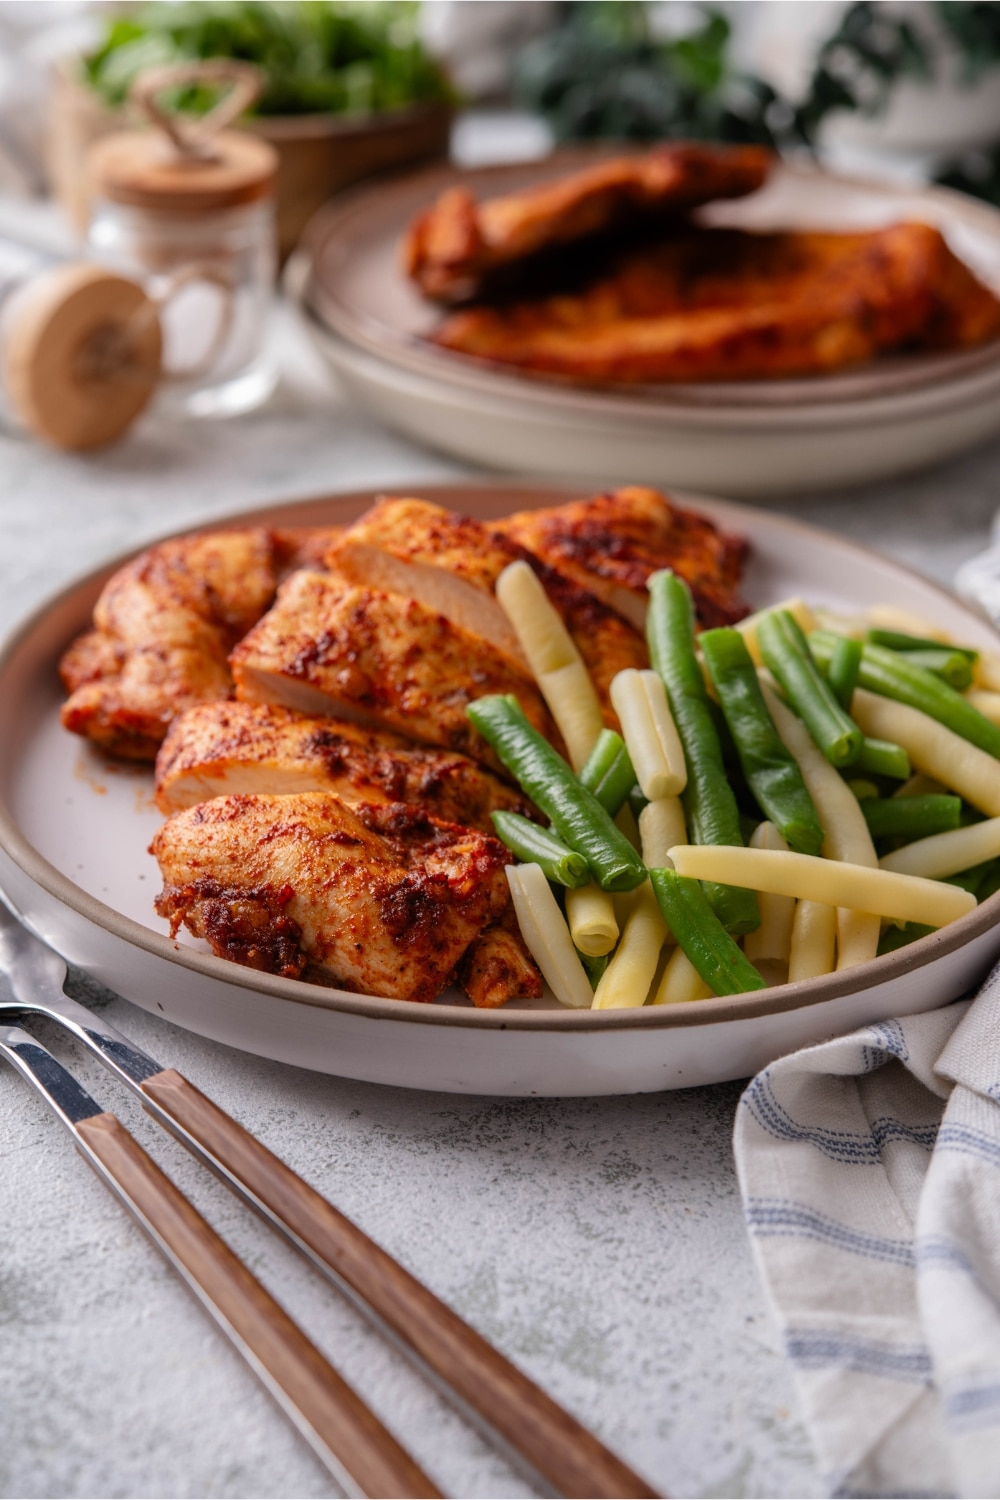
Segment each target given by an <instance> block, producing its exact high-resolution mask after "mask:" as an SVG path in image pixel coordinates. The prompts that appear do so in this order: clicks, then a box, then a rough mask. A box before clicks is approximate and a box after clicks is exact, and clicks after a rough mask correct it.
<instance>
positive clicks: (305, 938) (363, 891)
mask: <svg viewBox="0 0 1000 1500" xmlns="http://www.w3.org/2000/svg"><path fill="white" fill-rule="evenodd" d="M151 847H152V852H153V853H154V854H155V855H156V858H157V860H158V861H159V863H160V869H161V871H162V873H163V879H164V889H163V892H162V894H161V895H160V897H159V898H158V900H157V903H156V904H157V910H158V912H159V913H160V915H161V916H163V917H166V918H168V919H169V921H170V923H171V928H172V930H173V931H176V930H177V928H178V927H179V926H180V925H181V923H183V924H184V925H185V926H187V928H188V929H189V931H191V932H192V933H193V934H194V935H195V936H196V937H200V938H205V939H206V940H207V941H208V942H209V943H210V944H211V946H212V949H213V951H214V952H215V953H216V954H217V955H219V956H220V957H224V958H235V959H236V961H237V962H239V963H243V964H246V965H248V966H249V967H251V968H256V969H261V970H263V971H264V972H267V973H274V974H281V975H284V976H286V977H289V978H298V977H300V976H301V975H302V974H304V973H305V972H306V970H307V969H308V970H310V971H311V972H312V973H313V974H314V975H316V976H317V977H321V978H322V979H324V980H325V982H327V983H332V984H335V985H338V986H340V987H341V988H343V989H348V990H353V991H355V992H359V993H362V994H376V995H385V996H389V997H391V998H395V999H400V1000H418V1001H428V1000H433V999H434V998H435V996H436V995H438V994H439V993H440V991H441V990H442V989H443V988H444V987H445V985H446V984H447V983H448V981H449V980H450V978H451V976H452V974H453V973H454V970H455V968H456V966H457V964H458V963H459V961H460V960H461V958H462V956H463V954H464V953H465V952H466V950H467V949H468V947H469V945H470V943H472V942H473V941H474V940H475V939H476V938H477V937H478V936H479V934H480V933H481V932H482V931H483V930H484V928H487V927H490V926H491V925H492V924H493V923H494V922H495V921H496V920H497V919H498V918H499V917H501V916H502V915H503V913H504V911H505V910H506V908H507V904H508V900H509V897H508V890H507V881H506V877H505V875H504V862H505V859H506V857H507V856H506V851H505V850H504V848H503V846H502V845H501V844H499V843H498V842H497V841H496V840H495V839H491V838H488V837H486V836H485V835H483V834H480V833H475V832H473V831H472V830H470V829H467V828H460V827H457V826H456V825H454V824H449V823H442V822H438V821H436V820H434V819H430V818H427V817H426V816H425V815H424V814H422V813H421V812H420V811H419V810H418V809H415V808H412V807H404V806H401V805H400V804H389V805H387V806H380V807H371V806H360V807H357V808H354V809H351V808H348V807H347V806H346V805H345V804H344V803H342V802H340V801H339V800H338V799H337V798H336V797H333V796H330V795H328V794H326V793H323V792H306V793H301V794H298V795H292V796H285V797H281V796H233V797H217V798H215V799H213V800H212V801H210V802H203V803H200V804H199V805H198V806H197V807H194V808H191V809H189V810H187V811H185V812H180V813H175V814H174V816H173V817H172V818H169V819H168V820H167V822H166V823H164V825H163V827H162V828H161V829H160V831H159V832H158V833H157V835H156V838H155V839H154V840H153V844H152V846H151Z"/></svg>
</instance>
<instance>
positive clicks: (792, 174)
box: [286, 148, 1000, 495]
mask: <svg viewBox="0 0 1000 1500" xmlns="http://www.w3.org/2000/svg"><path fill="white" fill-rule="evenodd" d="M597 154H601V153H599V152H598V150H597V148H578V149H576V150H573V151H567V152H560V153H558V154H557V155H556V156H554V157H552V158H549V159H547V160H545V161H543V162H532V163H519V164H517V165H516V166H504V167H487V168H480V169H478V170H477V171H472V172H461V173H460V172H458V171H457V169H455V168H450V169H447V168H439V169H436V170H434V171H431V172H424V173H421V174H419V175H418V176H415V177H408V178H405V179H401V180H399V181H397V182H395V183H392V184H389V185H385V184H380V185H379V186H378V187H377V188H367V189H364V190H361V191H360V192H356V193H352V194H349V195H346V196H345V197H342V198H338V199H337V200H336V201H335V202H334V203H332V204H330V205H329V206H328V207H327V208H326V209H324V210H323V211H322V212H321V213H320V214H319V216H318V217H317V219H316V220H315V221H314V222H313V225H312V226H311V228H310V231H309V233H308V235H307V237H306V241H305V247H304V249H303V250H302V251H301V252H300V253H299V254H298V255H297V256H295V257H293V259H292V261H290V262H289V265H288V268H287V271H286V287H287V290H288V291H289V294H290V295H291V297H292V299H293V301H294V302H295V304H296V305H297V306H298V308H299V311H300V313H301V316H302V321H303V324H304V326H305V328H306V329H307V331H308V333H309V335H310V337H311V338H312V339H313V341H314V342H315V344H316V347H317V349H318V350H319V352H320V353H321V354H322V356H323V357H324V359H325V360H326V361H327V362H328V363H329V364H330V365H331V366H332V368H333V369H334V370H335V371H336V373H337V375H338V377H339V379H340V380H341V382H342V383H343V384H344V385H345V386H346V387H347V389H348V390H349V391H351V392H352V393H353V395H354V396H355V397H356V399H357V400H358V401H360V402H361V403H363V404H364V405H366V406H369V407H370V408H371V409H372V410H373V411H375V412H376V414H377V415H378V416H379V417H380V418H382V420H384V421H385V422H386V423H387V424H388V425H390V426H393V427H398V428H400V429H401V430H402V431H404V432H406V433H408V434H409V435H410V436H411V437H415V438H416V439H418V441H420V442H422V443H429V444H431V445H432V446H434V447H437V448H441V449H443V450H445V451H446V452H448V453H453V454H457V455H458V456H459V457H461V458H463V459H466V460H471V461H473V462H476V463H480V464H487V465H489V466H491V467H493V468H499V469H502V470H519V471H521V472H522V473H523V472H535V473H540V474H547V475H560V476H562V475H565V474H567V473H574V474H581V475H586V476H589V479H590V482H593V480H594V479H595V477H597V476H602V477H604V478H607V479H613V478H614V477H615V476H617V477H618V480H619V482H620V480H621V476H622V475H627V476H628V477H629V479H630V480H631V481H633V482H637V483H638V482H643V481H644V482H648V483H653V484H664V485H667V486H674V487H678V488H689V489H692V490H703V491H707V492H712V491H716V492H719V493H724V494H731V495H766V494H768V493H770V494H776V493H789V492H794V491H796V490H802V489H810V490H814V489H822V488H834V487H838V486H841V485H844V484H848V483H860V482H864V481H869V480H873V479H878V478H884V477H886V476H888V475H890V474H898V473H903V472H904V471H906V470H911V469H917V468H920V467H921V466H923V465H925V464H928V463H931V462H933V461H935V460H938V459H940V458H943V457H945V456H947V455H948V454H951V453H955V452H958V451H959V450H960V449H962V448H965V447H968V446H969V445H970V444H972V443H975V442H977V441H979V440H981V439H982V438H984V437H986V436H988V435H989V434H991V433H992V432H994V431H995V430H996V425H997V419H998V417H1000V341H994V342H993V343H991V344H989V345H987V346H984V347H983V348H981V349H976V350H970V351H966V352H964V353H960V354H915V355H908V356H905V357H904V356H901V357H897V358H886V359H883V360H879V361H877V362H876V363H874V364H872V365H869V366H866V367H864V368H863V369H859V370H854V371H848V372H844V373H842V374H838V375H830V376H820V377H815V378H812V379H808V380H776V381H744V382H740V383H738V384H737V383H727V384H717V385H674V386H666V385H660V386H627V387H624V386H618V387H613V386H607V387H602V388H598V389H590V388H585V387H581V386H578V385H574V384H571V383H569V382H565V381H559V380H558V379H556V378H554V377H539V376H532V375H529V374H521V373H519V372H516V371H510V370H503V369H502V368H500V367H495V368H494V367H490V366H488V365H486V364H484V363H481V362H480V361H476V360H470V359H467V358H464V357H462V356H460V355H457V354H455V353H453V352H451V351H448V350H441V349H437V348H435V347H434V346H432V345H429V344H427V343H426V342H424V340H423V338H422V336H423V335H424V334H426V333H427V332H429V331H430V329H431V328H433V326H434V324H435V322H436V321H437V319H438V318H439V316H440V313H439V312H438V310H437V309H435V308H434V307H432V306H431V305H430V304H428V303H426V302H424V301H422V300H421V298H420V297H419V295H418V294H417V292H416V291H415V290H414V288H413V287H411V286H410V284H409V283H408V282H407V280H406V278H405V277H404V275H403V274H402V271H401V270H400V266H399V242H400V239H401V237H402V234H403V232H404V230H405V228H406V225H407V224H408V223H409V221H410V219H411V218H412V217H413V215H414V213H416V212H417V211H418V210H419V209H420V208H422V207H424V206H426V204H427V203H429V202H430V201H431V200H432V198H433V197H434V196H436V194H437V193H438V192H440V191H441V190H442V188H443V187H445V186H447V185H449V184H450V183H452V182H454V181H456V180H459V179H461V180H462V181H464V182H467V183H468V184H469V185H470V187H471V188H472V189H473V191H474V192H475V193H476V194H477V195H481V196H489V195H491V194H496V193H502V192H507V191H511V190H514V189H517V188H521V187H524V186H527V185H529V184H533V183H536V182H541V181H543V180H545V179H547V178H551V177H552V176H558V175H561V174H563V173H565V172H566V171H568V170H572V169H575V168H577V167H579V166H581V165H585V164H587V163H588V162H592V161H593V160H594V158H595V155H597ZM603 154H607V153H606V148H605V150H604V152H603ZM703 217H704V218H706V219H709V220H711V221H712V222H713V223H726V224H738V225H746V226H749V227H755V228H777V227H800V228H806V227H809V228H825V229H849V228H872V227H875V226H878V225H882V224H886V223H890V222H897V221H899V220H902V219H919V220H924V221H927V222H930V223H934V224H937V225H938V226H939V227H940V228H941V229H942V231H943V232H944V233H945V234H946V236H947V238H948V240H949V242H950V244H951V245H952V248H953V249H954V250H955V251H956V253H958V254H959V255H961V256H962V258H963V259H964V260H966V261H967V263H968V264H969V265H970V266H971V267H972V268H973V269H974V270H975V271H976V273H977V274H978V275H979V276H980V277H981V278H982V279H983V280H984V281H986V282H987V283H988V284H989V285H991V286H992V287H994V289H996V290H997V291H1000V213H998V212H997V211H996V210H995V209H992V208H990V207H988V206H986V205H985V204H982V203H978V202H975V201H974V200H972V199H970V198H966V197H963V196H962V195H961V194H958V193H952V192H948V191H945V190H943V189H930V188H901V187H894V186H887V185H884V184H879V183H871V182H865V181H856V180H854V179H850V178H845V177H840V176H834V175H831V174H827V173H822V172H819V171H817V170H814V169H809V168H804V167H790V166H787V165H783V166H780V167H778V168H777V169H776V171H775V173H774V175H773V177H772V179H771V180H770V181H769V183H768V184H767V186H766V187H765V188H763V189H762V190H761V191H760V192H759V193H756V194H753V195H752V196H751V197H749V198H744V199H740V200H738V201H736V202H733V203H725V204H718V205H714V206H713V207H712V208H711V209H706V210H704V211H703Z"/></svg>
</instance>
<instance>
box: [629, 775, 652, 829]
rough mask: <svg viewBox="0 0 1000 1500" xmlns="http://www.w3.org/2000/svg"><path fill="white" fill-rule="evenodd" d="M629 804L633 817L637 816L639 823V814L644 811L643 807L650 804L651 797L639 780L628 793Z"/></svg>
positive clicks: (636, 819)
mask: <svg viewBox="0 0 1000 1500" xmlns="http://www.w3.org/2000/svg"><path fill="white" fill-rule="evenodd" d="M628 805H629V808H630V809H631V812H632V816H633V818H635V821H636V823H638V821H639V815H640V813H641V812H642V810H643V808H644V807H648V806H649V798H648V797H647V796H646V794H645V792H644V791H643V789H642V787H641V786H640V785H639V783H638V782H636V784H635V786H634V787H633V788H632V790H631V791H630V792H629V794H628Z"/></svg>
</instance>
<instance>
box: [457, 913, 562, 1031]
mask: <svg viewBox="0 0 1000 1500" xmlns="http://www.w3.org/2000/svg"><path fill="white" fill-rule="evenodd" d="M457 978H458V983H459V984H460V985H461V987H462V989H463V990H464V991H465V993H466V994H467V995H468V997H469V999H470V1000H471V1001H472V1003H473V1005H475V1006H477V1007H478V1008H479V1009H481V1010H495V1009H496V1008H497V1007H498V1006H500V1005H506V1003H507V1001H508V1000H539V999H540V998H541V996H542V992H543V985H542V976H541V974H540V973H539V970H538V965H537V964H536V963H535V960H534V959H533V958H532V957H531V954H530V953H529V952H528V950H527V948H526V947H525V946H524V939H523V938H522V937H521V933H520V931H519V929H518V925H517V918H516V917H515V916H514V910H513V907H511V908H509V909H508V911H507V912H506V913H505V914H504V916H503V917H502V918H501V919H500V921H499V922H495V923H494V924H493V926H492V927H487V928H486V930H485V931H484V932H483V933H482V934H481V935H480V936H479V937H477V938H476V940H475V942H474V943H472V944H470V946H469V947H468V948H467V949H466V952H465V956H464V957H463V959H462V961H461V963H460V964H459V966H458V975H457Z"/></svg>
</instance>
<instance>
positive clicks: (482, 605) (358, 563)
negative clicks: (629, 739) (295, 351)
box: [327, 499, 649, 729]
mask: <svg viewBox="0 0 1000 1500" xmlns="http://www.w3.org/2000/svg"><path fill="white" fill-rule="evenodd" d="M501 524H502V523H494V524H491V525H485V524H483V523H481V522H479V521H474V520H472V519H471V518H470V517H469V516H462V515H457V514H456V513H455V512H454V511H448V510H444V509H443V508H442V507H441V506H439V505H431V504H430V503H429V502H428V501H426V500H415V499H398V500H397V499H386V500H381V501H379V502H378V504H377V505H375V506H373V507H372V509H371V510H370V511H368V512H367V513H366V514H365V515H364V516H362V517H361V519H360V520H359V521H357V522H355V524H354V525H353V526H351V527H349V528H348V529H347V531H345V532H344V534H343V536H342V538H341V539H340V541H339V542H338V543H337V544H336V545H335V546H334V547H332V548H331V550H330V553H329V555H328V558H327V561H328V563H329V565H330V567H331V568H334V569H336V570H337V571H340V572H343V573H344V574H345V575H346V576H348V577H350V578H351V579H352V580H353V581H354V582H356V583H358V584H363V585H367V586H369V587H373V586H377V585H378V582H379V581H382V582H383V583H384V584H385V585H386V586H389V587H392V588H394V589H396V590H397V591H399V592H400V593H406V594H407V596H408V597H410V598H414V599H418V600H420V601H421V602H422V603H423V604H426V605H428V606H429V607H430V608H432V609H436V610H439V611H440V612H441V613H442V614H443V615H445V616H447V618H448V619H450V620H451V621H452V622H453V623H454V624H456V625H457V626H459V627H461V628H462V629H465V630H469V631H473V632H475V633H477V634H479V635H482V636H485V637H486V638H487V639H488V640H490V641H491V642H492V643H493V645H495V646H497V647H498V648H499V649H500V650H501V651H503V652H504V653H505V654H506V655H507V656H508V657H510V658H511V660H514V661H517V662H519V663H522V662H523V657H522V655H521V650H520V647H519V645H518V643H517V637H516V635H515V633H514V631H513V629H512V627H511V625H510V622H509V621H508V619H507V616H506V615H505V614H504V612H503V610H502V609H501V608H500V605H499V604H498V603H497V601H496V598H495V596H494V593H493V590H494V587H495V585H496V581H497V579H498V578H499V576H500V574H501V573H502V572H503V570H504V568H505V567H507V565H508V563H511V562H514V561H516V560H517V559H520V558H524V559H526V560H527V561H528V562H529V563H530V564H531V566H532V567H533V568H534V569H535V571H536V572H537V573H538V575H539V577H540V578H541V581H542V583H543V584H544V585H545V589H546V592H547V594H548V596H549V598H550V599H551V601H552V603H553V604H554V605H555V607H556V609H557V610H558V611H559V613H560V614H561V615H562V617H563V619H564V621H565V622H566V626H567V629H568V630H569V633H570V635H571V636H572V637H573V640H574V641H575V643H576V646H577V649H578V650H579V652H580V655H581V656H582V657H583V660H584V662H585V663H586V665H587V668H588V670H589V672H590V675H591V677H592V679H593V682H594V686H595V688H596V690H597V694H598V697H599V698H600V700H601V704H602V707H603V709H604V715H605V719H606V722H607V723H608V725H609V726H610V727H611V728H613V729H617V727H618V720H617V718H616V716H615V713H614V710H613V708H612V707H611V702H610V698H609V695H608V688H609V685H610V683H611V679H612V678H613V677H615V676H616V675H617V673H618V672H620V671H622V670H624V668H626V667H640V668H641V667H646V666H648V665H649V657H648V654H647V651H646V645H645V642H644V640H643V639H642V637H641V636H639V635H637V633H636V632H635V630H633V629H630V628H629V627H628V626H627V625H626V624H625V623H624V621H623V620H622V619H620V618H619V616H618V615H617V614H616V613H615V612H614V610H613V609H609V608H608V607H607V606H606V605H605V604H603V603H602V602H601V601H600V600H599V599H598V598H595V596H594V593H592V592H590V591H589V589H588V588H587V587H586V586H584V587H581V585H580V582H579V580H578V579H575V578H571V577H568V576H567V575H566V573H565V571H563V572H559V571H556V569H555V568H553V567H552V566H550V565H549V562H548V559H545V560H544V561H543V560H541V559H540V558H539V557H537V556H535V555H534V554H533V553H532V552H528V551H526V550H525V548H524V547H523V546H522V545H520V541H519V539H517V538H511V537H509V536H507V535H504V534H501V532H500V530H499V529H498V527H499V526H500V525H501Z"/></svg>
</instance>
